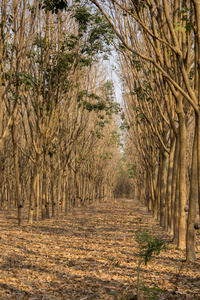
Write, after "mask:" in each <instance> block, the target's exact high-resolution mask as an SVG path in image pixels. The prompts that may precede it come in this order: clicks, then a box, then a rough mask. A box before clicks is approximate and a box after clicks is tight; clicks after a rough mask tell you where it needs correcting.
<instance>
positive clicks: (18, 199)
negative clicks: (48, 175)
mask: <svg viewBox="0 0 200 300" xmlns="http://www.w3.org/2000/svg"><path fill="white" fill-rule="evenodd" d="M16 118H17V117H16ZM16 118H15V119H14V121H13V126H12V141H13V156H14V167H15V197H16V202H17V211H18V226H21V225H22V201H21V184H20V171H19V158H18V147H17V141H16V139H17V119H16Z"/></svg>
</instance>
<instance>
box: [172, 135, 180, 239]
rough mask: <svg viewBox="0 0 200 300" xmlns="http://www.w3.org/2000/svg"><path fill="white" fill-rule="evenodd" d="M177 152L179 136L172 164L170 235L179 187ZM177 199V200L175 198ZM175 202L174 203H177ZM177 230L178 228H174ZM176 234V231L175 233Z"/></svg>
mask: <svg viewBox="0 0 200 300" xmlns="http://www.w3.org/2000/svg"><path fill="white" fill-rule="evenodd" d="M179 150H180V140H179V135H178V136H177V137H176V146H175V153H174V163H173V174H172V195H171V202H172V203H171V210H172V211H171V231H170V233H171V234H174V230H175V229H174V224H175V222H176V221H177V220H178V218H177V220H176V219H175V213H177V209H178V207H177V205H176V204H175V201H176V200H175V199H176V190H177V188H178V187H179V184H178V176H177V175H178V161H179ZM177 199H178V198H177ZM177 201H178V200H177ZM177 201H176V203H177ZM176 229H177V230H178V227H176ZM177 232H178V231H177Z"/></svg>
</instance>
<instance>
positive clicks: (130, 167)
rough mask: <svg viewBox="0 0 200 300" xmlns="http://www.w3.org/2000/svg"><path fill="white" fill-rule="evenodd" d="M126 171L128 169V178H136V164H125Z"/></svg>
mask: <svg viewBox="0 0 200 300" xmlns="http://www.w3.org/2000/svg"><path fill="white" fill-rule="evenodd" d="M127 171H128V174H129V177H130V178H136V177H137V169H136V165H131V164H128V165H127Z"/></svg>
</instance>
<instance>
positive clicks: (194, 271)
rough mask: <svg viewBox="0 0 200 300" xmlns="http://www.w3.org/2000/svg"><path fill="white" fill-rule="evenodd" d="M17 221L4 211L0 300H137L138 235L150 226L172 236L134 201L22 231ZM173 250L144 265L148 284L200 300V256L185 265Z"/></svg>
mask: <svg viewBox="0 0 200 300" xmlns="http://www.w3.org/2000/svg"><path fill="white" fill-rule="evenodd" d="M16 223H17V221H16V218H15V217H14V215H12V213H6V212H0V254H1V257H0V299H1V300H7V299H16V300H20V299H31V300H33V299H41V300H42V299H43V300H49V299H51V300H59V299H63V300H68V299H69V300H73V299H82V300H83V299H88V300H89V299H103V300H107V299H121V300H122V299H124V300H125V299H134V297H133V295H135V294H136V286H137V257H135V256H134V254H133V252H136V247H137V244H136V242H135V234H136V232H137V231H138V230H146V229H150V231H151V234H152V236H155V237H159V238H160V237H162V238H163V239H165V240H169V239H170V237H169V236H168V235H166V234H165V233H163V231H162V229H161V228H160V227H159V226H158V225H157V224H156V223H155V222H154V221H153V218H152V216H151V214H149V213H148V212H147V211H146V209H145V208H144V207H142V206H141V205H140V204H139V203H138V202H137V201H128V200H118V201H116V202H115V203H103V204H100V205H98V206H96V207H93V206H90V207H88V208H76V209H74V210H73V211H71V212H68V213H67V214H66V215H63V216H62V217H61V218H60V219H50V220H45V221H40V222H38V223H35V224H34V225H33V226H24V227H22V228H21V229H18V228H17V226H16ZM169 248H170V249H169V250H167V252H166V253H165V252H163V253H161V254H160V255H159V256H157V257H154V258H153V259H152V261H151V262H150V263H149V265H147V266H146V267H145V266H142V271H141V277H142V280H143V282H144V285H145V287H146V288H148V290H149V288H150V287H154V288H155V285H156V290H155V294H156V293H157V294H159V296H158V298H157V299H200V297H198V296H200V253H199V252H198V253H197V256H198V260H197V262H195V263H190V264H186V263H185V262H183V260H184V258H185V253H184V252H181V251H179V250H176V249H175V248H174V247H173V245H171V244H169ZM158 288H160V289H162V291H160V292H158ZM149 291H150V290H149ZM128 295H132V298H130V297H128ZM186 295H187V296H186ZM143 299H148V298H147V297H144V298H143ZM150 299H156V298H155V296H154V298H150Z"/></svg>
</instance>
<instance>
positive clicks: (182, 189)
mask: <svg viewBox="0 0 200 300" xmlns="http://www.w3.org/2000/svg"><path fill="white" fill-rule="evenodd" d="M178 117H179V133H180V155H179V236H178V248H180V249H185V247H186V220H185V211H184V208H185V206H186V182H185V172H186V126H185V113H184V112H183V111H181V112H179V113H178Z"/></svg>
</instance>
